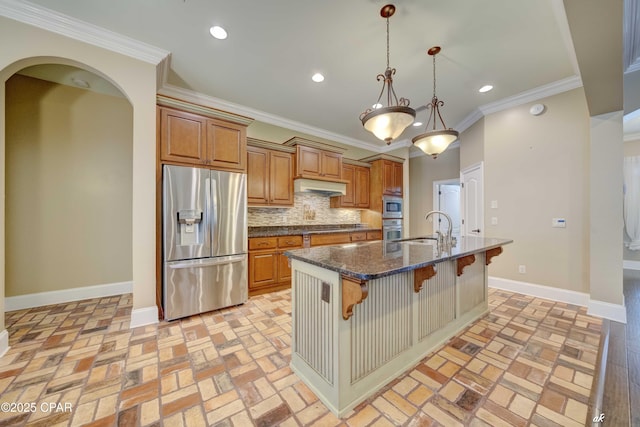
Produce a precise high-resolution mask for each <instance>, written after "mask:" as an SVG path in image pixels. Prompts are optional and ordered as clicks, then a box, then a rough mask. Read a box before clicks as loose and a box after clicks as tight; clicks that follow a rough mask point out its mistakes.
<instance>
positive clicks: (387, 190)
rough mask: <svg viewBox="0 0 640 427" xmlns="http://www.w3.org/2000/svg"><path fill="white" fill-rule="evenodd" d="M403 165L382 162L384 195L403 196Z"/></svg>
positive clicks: (388, 161)
mask: <svg viewBox="0 0 640 427" xmlns="http://www.w3.org/2000/svg"><path fill="white" fill-rule="evenodd" d="M402 174H403V172H402V163H398V162H392V161H390V160H382V194H384V195H385V196H402Z"/></svg>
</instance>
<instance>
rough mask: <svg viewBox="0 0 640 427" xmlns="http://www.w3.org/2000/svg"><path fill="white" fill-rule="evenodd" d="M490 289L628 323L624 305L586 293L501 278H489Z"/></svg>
mask: <svg viewBox="0 0 640 427" xmlns="http://www.w3.org/2000/svg"><path fill="white" fill-rule="evenodd" d="M489 287H491V288H496V289H503V290H505V291H509V292H516V293H519V294H524V295H530V296H534V297H537V298H545V299H550V300H553V301H558V302H564V303H567V304H574V305H579V306H581V307H587V314H589V315H592V316H598V317H602V318H604V319H609V320H613V321H616V322H621V323H627V311H626V308H625V305H624V303H623V304H611V303H609V302H604V301H597V300H592V299H591V296H590V295H589V294H587V293H585V292H577V291H570V290H567V289H560V288H553V287H551V286H543V285H537V284H534V283H528V282H519V281H517V280H510V279H503V278H501V277H489Z"/></svg>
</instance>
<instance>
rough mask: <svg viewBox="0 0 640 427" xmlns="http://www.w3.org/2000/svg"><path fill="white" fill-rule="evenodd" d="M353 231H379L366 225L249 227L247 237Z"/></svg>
mask: <svg viewBox="0 0 640 427" xmlns="http://www.w3.org/2000/svg"><path fill="white" fill-rule="evenodd" d="M354 231H380V229H379V228H371V227H369V226H368V225H366V224H318V225H288V226H263V227H249V230H248V236H249V237H274V236H300V235H304V234H323V233H348V232H354Z"/></svg>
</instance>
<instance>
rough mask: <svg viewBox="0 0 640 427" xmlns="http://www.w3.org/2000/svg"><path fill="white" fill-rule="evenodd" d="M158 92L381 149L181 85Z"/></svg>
mask: <svg viewBox="0 0 640 427" xmlns="http://www.w3.org/2000/svg"><path fill="white" fill-rule="evenodd" d="M165 75H166V74H165ZM158 93H160V94H162V95H166V96H170V97H173V98H179V99H183V100H185V101H187V102H192V103H196V104H200V105H206V106H208V107H212V108H217V109H220V110H225V111H229V112H232V113H235V114H239V115H243V116H249V117H252V118H253V119H254V120H258V121H261V122H264V123H268V124H270V125H274V126H280V127H283V128H285V129H290V130H293V131H297V132H303V133H306V134H308V135H312V136H315V137H318V138H323V139H327V140H329V141H335V142H338V143H341V144H345V145H350V146H353V147H357V148H363V149H365V150H369V151H373V152H380V149H381V147H380V146H378V145H375V144H372V143H370V142H366V141H360V140H358V139H354V138H348V137H346V136H344V135H340V134H337V133H334V132H330V131H327V130H325V129H320V128H317V127H314V126H309V125H306V124H304V123H300V122H296V121H293V120H289V119H285V118H284V117H279V116H276V115H274V114H270V113H266V112H264V111H260V110H256V109H254V108H250V107H245V106H244V105H240V104H235V103H233V102H229V101H225V100H224V99H220V98H215V97H212V96H208V95H204V94H201V93H198V92H195V91H192V90H189V89H183V88H181V87H178V86H174V85H172V84H169V83H166V82H165V83H164V84H163V85H162V88H161V89H160V90H159V91H158ZM395 148H397V147H395Z"/></svg>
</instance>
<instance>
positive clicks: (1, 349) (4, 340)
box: [0, 329, 9, 357]
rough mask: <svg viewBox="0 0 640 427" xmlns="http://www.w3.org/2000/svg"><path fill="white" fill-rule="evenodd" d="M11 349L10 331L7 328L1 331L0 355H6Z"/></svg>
mask: <svg viewBox="0 0 640 427" xmlns="http://www.w3.org/2000/svg"><path fill="white" fill-rule="evenodd" d="M7 351H9V333H8V332H7V330H6V329H5V330H3V331H2V332H0V357H2V356H4V355H5V353H6V352H7Z"/></svg>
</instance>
